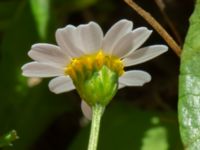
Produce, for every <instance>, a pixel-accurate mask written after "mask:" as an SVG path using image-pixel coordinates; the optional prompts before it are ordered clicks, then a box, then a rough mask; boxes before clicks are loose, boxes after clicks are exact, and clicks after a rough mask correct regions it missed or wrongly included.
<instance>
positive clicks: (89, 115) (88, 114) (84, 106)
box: [81, 100, 92, 120]
mask: <svg viewBox="0 0 200 150" xmlns="http://www.w3.org/2000/svg"><path fill="white" fill-rule="evenodd" d="M81 110H82V112H83V115H84V116H85V117H86V118H87V119H89V120H92V109H91V107H90V106H89V105H88V104H87V103H86V102H85V101H84V100H82V101H81Z"/></svg>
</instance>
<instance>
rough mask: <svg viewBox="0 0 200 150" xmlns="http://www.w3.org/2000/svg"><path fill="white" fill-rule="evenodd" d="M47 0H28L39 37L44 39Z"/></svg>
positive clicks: (47, 13) (47, 10) (47, 18)
mask: <svg viewBox="0 0 200 150" xmlns="http://www.w3.org/2000/svg"><path fill="white" fill-rule="evenodd" d="M49 3H50V2H49V0H30V4H31V8H32V13H33V16H34V19H35V23H36V25H37V30H38V33H39V36H40V37H41V39H43V40H44V39H46V36H47V28H48V22H49V16H50V11H49V9H50V8H49V7H50V6H49V5H50V4H49Z"/></svg>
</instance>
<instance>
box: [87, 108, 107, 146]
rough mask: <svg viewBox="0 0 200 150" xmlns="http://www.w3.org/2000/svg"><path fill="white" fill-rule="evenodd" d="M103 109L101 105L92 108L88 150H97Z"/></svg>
mask: <svg viewBox="0 0 200 150" xmlns="http://www.w3.org/2000/svg"><path fill="white" fill-rule="evenodd" d="M104 108H105V107H104V106H102V105H95V106H93V107H92V125H91V130H90V139H89V144H88V150H97V145H98V138H99V129H100V123H101V117H102V115H103V112H104Z"/></svg>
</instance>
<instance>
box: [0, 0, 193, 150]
mask: <svg viewBox="0 0 200 150" xmlns="http://www.w3.org/2000/svg"><path fill="white" fill-rule="evenodd" d="M184 1H185V0H184ZM184 1H182V2H180V4H183V3H184ZM175 2H177V1H175V0H173V3H175ZM138 3H140V4H142V5H143V6H144V7H146V8H148V9H150V10H151V12H152V13H153V15H155V16H158V18H159V19H160V21H161V22H162V23H163V22H164V21H163V17H162V16H161V15H160V16H159V15H158V14H159V13H158V11H159V10H158V9H155V3H152V2H151V1H148V0H146V1H145V0H142V1H138ZM175 4H176V3H175ZM189 4H191V3H190V2H188V1H187V3H186V6H187V7H185V8H188V6H190V5H189ZM169 6H170V5H169ZM180 6H182V5H180ZM170 8H173V7H170ZM180 10H181V9H177V8H176V7H175V11H180ZM183 10H184V12H188V11H185V10H186V9H183ZM173 12H174V11H173ZM181 15H182V16H185V18H184V20H179V19H180V17H179V16H177V18H178V19H177V18H176V19H174V20H176V21H178V22H177V24H183V25H185V23H184V21H185V20H187V16H186V15H184V13H181ZM174 16H176V15H173V17H174ZM121 18H127V19H131V20H133V21H134V24H135V26H136V27H137V26H143V25H145V26H148V25H147V24H145V22H144V21H143V19H141V18H140V17H139V16H137V15H136V13H134V12H133V11H132V10H131V9H129V7H128V6H127V5H125V3H124V2H123V1H116V0H109V1H108V0H1V1H0V68H1V69H0V75H1V76H0V77H1V78H0V135H2V134H4V133H8V132H9V131H10V130H12V129H15V130H16V131H17V133H18V136H19V137H20V139H18V140H16V141H15V142H14V143H13V146H12V147H5V148H4V149H5V150H40V149H42V150H43V149H48V150H54V149H59V150H62V149H63V150H64V149H71V150H82V149H86V146H87V143H88V135H89V124H87V125H86V126H81V125H80V122H81V120H82V114H81V111H80V108H79V105H80V104H79V103H80V99H79V97H78V95H77V94H76V92H70V93H65V94H60V95H55V94H53V93H51V92H50V91H49V90H48V81H49V79H43V80H42V82H41V83H40V84H38V85H37V86H34V84H33V85H30V79H27V78H25V77H23V76H22V75H21V66H22V65H23V64H25V63H26V62H28V61H30V59H29V58H28V56H27V52H28V51H29V49H30V47H31V45H32V44H34V43H39V42H47V43H55V37H54V33H55V30H56V29H57V28H59V27H64V26H65V25H66V24H74V25H78V24H81V23H85V22H88V21H90V20H94V21H97V22H98V23H100V24H101V25H102V28H103V29H104V30H105V31H106V29H108V28H109V27H110V26H111V25H112V24H113V23H114V22H115V21H117V20H119V19H121ZM164 25H165V26H167V25H166V24H165V23H164ZM184 27H185V26H180V30H181V31H186V30H185V28H184ZM181 34H185V33H182V32H181ZM152 43H154V44H155V43H164V41H162V39H161V38H160V37H159V36H158V35H157V34H153V36H152V38H151V39H150V40H149V41H148V43H147V44H152ZM168 60H170V61H168ZM135 68H136V69H137V68H138V69H139V68H140V69H144V70H147V71H148V72H150V74H152V76H153V80H152V82H151V83H149V84H148V85H146V86H144V87H143V88H125V89H123V90H121V91H119V92H118V94H117V96H116V98H115V101H113V102H111V103H112V104H111V105H110V106H109V107H108V108H107V110H106V113H105V116H104V118H103V122H102V127H101V133H100V144H99V149H102V150H106V149H109V150H111V149H115V150H117V149H120V150H121V149H125V150H126V149H127V150H129V149H142V150H165V149H178V150H181V149H182V148H181V143H180V138H179V133H178V125H177V118H176V102H177V90H176V89H177V76H178V60H177V58H176V57H175V56H174V54H172V53H171V52H169V53H168V54H165V55H164V56H162V57H160V58H158V59H155V60H153V61H151V62H149V63H146V64H144V65H140V66H136V67H135ZM133 91H134V92H133Z"/></svg>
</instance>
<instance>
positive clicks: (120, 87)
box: [118, 83, 126, 90]
mask: <svg viewBox="0 0 200 150" xmlns="http://www.w3.org/2000/svg"><path fill="white" fill-rule="evenodd" d="M124 87H126V85H124V84H121V83H119V85H118V89H119V90H120V89H122V88H124Z"/></svg>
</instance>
